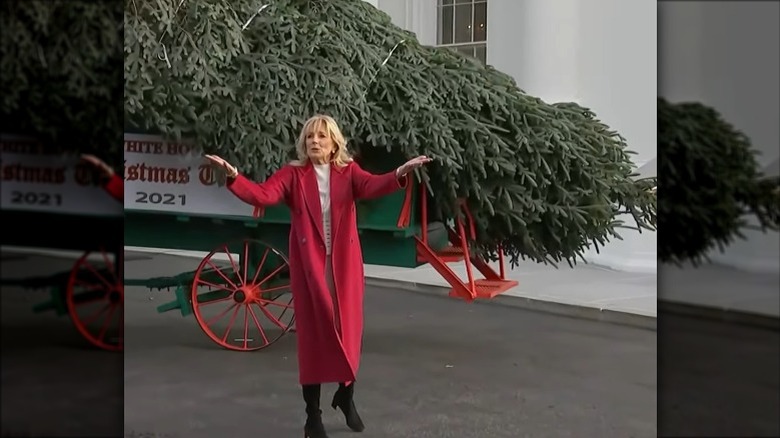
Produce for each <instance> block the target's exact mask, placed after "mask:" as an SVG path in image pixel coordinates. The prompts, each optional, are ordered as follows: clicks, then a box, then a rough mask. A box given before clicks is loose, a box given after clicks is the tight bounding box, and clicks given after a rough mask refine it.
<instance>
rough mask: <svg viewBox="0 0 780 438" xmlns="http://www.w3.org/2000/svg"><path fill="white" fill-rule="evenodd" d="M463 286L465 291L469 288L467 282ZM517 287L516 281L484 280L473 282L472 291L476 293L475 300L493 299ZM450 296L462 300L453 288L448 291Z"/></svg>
mask: <svg viewBox="0 0 780 438" xmlns="http://www.w3.org/2000/svg"><path fill="white" fill-rule="evenodd" d="M463 285H464V286H466V289H468V288H469V283H468V282H464V283H463ZM517 285H518V282H517V281H516V280H486V279H484V278H480V279H478V280H474V289H476V292H477V296H476V298H486V299H490V298H494V297H496V296H498V295H501V294H502V293H504V292H506V291H508V290H509V289H512V288H513V287H515V286H517ZM450 296H451V297H454V298H462V297H461V296H460V295H458V294H457V292H456V291H455V288H452V289H450Z"/></svg>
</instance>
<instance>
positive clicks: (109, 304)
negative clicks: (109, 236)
mask: <svg viewBox="0 0 780 438" xmlns="http://www.w3.org/2000/svg"><path fill="white" fill-rule="evenodd" d="M90 255H93V256H96V257H92V258H94V260H90ZM122 269H123V263H122V255H121V254H117V255H116V256H115V257H114V260H112V259H111V257H109V255H108V253H106V252H105V251H103V250H100V251H99V252H98V253H93V252H90V251H87V252H86V253H84V255H82V256H81V258H79V259H78V260H77V261H76V264H75V265H74V266H73V269H71V271H70V277H69V278H68V287H67V289H66V291H65V303H66V304H67V306H68V314H69V315H70V319H71V321H73V324H74V325H75V326H76V329H77V330H78V331H79V333H81V335H82V336H83V337H84V338H85V339H86V340H87V341H89V342H90V343H91V344H92V345H94V346H96V347H98V348H102V349H104V350H108V351H122V349H123V348H124V316H125V306H124V302H125V290H124V284H123V282H122Z"/></svg>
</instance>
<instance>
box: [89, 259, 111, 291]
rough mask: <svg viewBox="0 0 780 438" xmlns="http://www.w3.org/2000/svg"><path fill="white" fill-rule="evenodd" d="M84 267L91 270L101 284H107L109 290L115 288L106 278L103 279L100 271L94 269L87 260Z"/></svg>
mask: <svg viewBox="0 0 780 438" xmlns="http://www.w3.org/2000/svg"><path fill="white" fill-rule="evenodd" d="M84 267H85V268H87V270H89V271H90V272H92V273H93V274H95V277H97V278H98V279H99V280H100V282H101V283H103V284H105V285H106V287H108V288H109V289H110V288H111V287H112V286H113V285H112V284H111V283H110V282H109V281H108V280H106V278H105V277H103V275H101V274H100V272H99V271H97V270H96V269H95V268H94V267H92V264H91V263H89V261H87V260H85V261H84Z"/></svg>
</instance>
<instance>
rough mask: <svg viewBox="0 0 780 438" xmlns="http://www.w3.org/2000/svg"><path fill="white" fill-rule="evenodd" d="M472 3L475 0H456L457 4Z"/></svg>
mask: <svg viewBox="0 0 780 438" xmlns="http://www.w3.org/2000/svg"><path fill="white" fill-rule="evenodd" d="M450 1H452V0H450ZM471 3H473V0H455V4H456V5H463V4H471Z"/></svg>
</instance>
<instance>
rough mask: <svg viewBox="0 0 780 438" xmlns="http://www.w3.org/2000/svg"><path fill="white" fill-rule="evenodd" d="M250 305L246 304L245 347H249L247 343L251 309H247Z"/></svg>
mask: <svg viewBox="0 0 780 438" xmlns="http://www.w3.org/2000/svg"><path fill="white" fill-rule="evenodd" d="M248 308H249V306H244V349H246V347H247V343H248V342H249V311H248V310H247V309H248Z"/></svg>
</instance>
